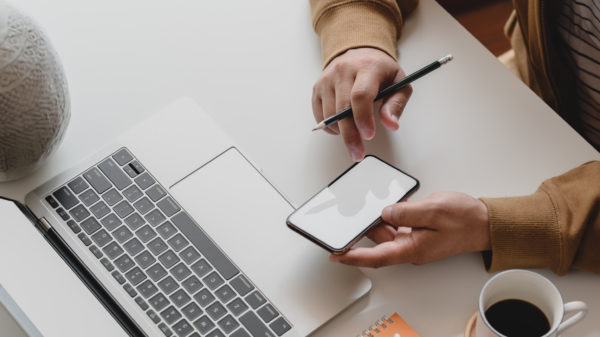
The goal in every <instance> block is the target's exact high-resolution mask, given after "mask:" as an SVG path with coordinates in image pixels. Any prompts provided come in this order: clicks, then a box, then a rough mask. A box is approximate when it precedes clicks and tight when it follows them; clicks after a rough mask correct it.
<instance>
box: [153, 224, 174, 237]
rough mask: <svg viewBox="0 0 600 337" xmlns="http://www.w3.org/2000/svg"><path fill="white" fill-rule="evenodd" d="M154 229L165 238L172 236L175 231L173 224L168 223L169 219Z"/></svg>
mask: <svg viewBox="0 0 600 337" xmlns="http://www.w3.org/2000/svg"><path fill="white" fill-rule="evenodd" d="M156 231H157V232H158V234H160V236H161V237H162V238H163V239H165V240H167V239H169V238H170V237H171V236H173V235H175V233H177V230H176V229H175V226H173V224H172V223H170V222H169V221H167V222H165V223H163V224H162V225H160V226H158V227H156Z"/></svg>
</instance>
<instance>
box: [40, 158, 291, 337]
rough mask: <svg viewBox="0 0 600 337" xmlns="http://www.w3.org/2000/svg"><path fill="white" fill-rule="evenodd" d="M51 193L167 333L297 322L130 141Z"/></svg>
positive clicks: (269, 331) (229, 331)
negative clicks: (143, 161) (142, 161)
mask: <svg viewBox="0 0 600 337" xmlns="http://www.w3.org/2000/svg"><path fill="white" fill-rule="evenodd" d="M45 199H46V202H48V204H49V205H50V206H51V207H52V208H54V210H55V211H56V213H57V214H58V215H59V216H60V217H61V218H62V219H63V220H64V221H65V222H66V224H67V225H68V227H69V228H70V229H71V231H73V233H75V234H76V235H77V236H78V237H79V239H80V240H81V242H82V244H83V245H85V246H86V247H88V249H89V252H90V254H92V255H93V256H94V257H95V258H96V259H98V260H99V261H100V262H101V263H102V265H103V266H104V268H106V271H107V272H108V273H110V274H111V275H112V277H113V278H114V279H115V280H116V281H117V282H118V284H120V285H121V286H122V287H123V289H124V290H125V292H126V293H127V294H129V296H131V298H132V299H133V301H134V302H135V303H136V304H137V305H138V306H139V308H140V309H141V310H143V311H144V312H145V313H146V314H147V315H148V317H149V318H150V319H151V320H152V322H154V323H155V324H156V325H157V326H158V328H159V329H160V330H161V331H162V332H163V333H164V335H165V336H167V337H170V336H178V337H200V336H208V337H222V336H232V337H249V336H255V337H259V336H260V337H275V336H281V335H283V334H284V333H285V332H287V331H288V330H289V329H290V328H291V326H290V324H289V323H288V322H287V321H286V319H285V318H284V317H282V315H280V313H279V311H278V310H277V309H275V307H274V306H273V305H272V304H271V303H270V302H269V300H268V299H267V298H266V297H265V296H264V295H263V294H262V293H261V292H260V291H259V290H258V289H256V287H255V286H254V285H253V284H252V282H250V281H249V279H248V278H247V277H246V276H245V275H244V274H243V273H242V272H241V271H240V270H239V269H238V268H237V267H236V266H235V264H233V263H232V261H231V260H230V259H229V258H228V257H227V256H226V255H225V254H224V253H223V252H222V251H221V250H220V249H219V248H218V247H217V246H216V245H215V243H213V241H212V240H211V239H209V237H208V236H207V235H206V233H205V232H204V231H203V230H202V229H201V228H200V227H199V226H198V225H197V224H196V223H195V222H194V221H193V220H192V218H191V217H190V216H189V215H188V213H187V212H186V211H185V210H183V209H182V208H181V206H179V204H178V203H177V202H175V200H174V199H173V198H172V197H171V196H170V195H169V193H168V192H167V191H166V190H165V189H164V188H163V187H162V186H161V185H160V184H158V183H157V182H156V180H155V179H154V178H153V177H152V175H151V174H149V172H148V171H147V170H146V169H145V168H144V166H142V165H141V164H140V163H139V161H138V160H136V159H135V158H134V157H133V155H132V154H131V153H130V152H129V151H128V150H127V149H126V148H122V149H120V150H119V151H117V152H116V153H114V154H113V155H112V156H110V157H108V158H106V159H104V160H103V161H101V162H100V163H98V164H97V165H95V166H94V167H92V168H90V169H89V170H87V171H86V172H84V173H83V174H81V175H79V176H77V177H75V178H74V179H72V180H71V181H70V182H68V183H67V184H65V185H63V186H61V187H60V188H58V189H57V190H55V191H54V192H53V193H52V194H51V195H48V196H47V197H46V198H45Z"/></svg>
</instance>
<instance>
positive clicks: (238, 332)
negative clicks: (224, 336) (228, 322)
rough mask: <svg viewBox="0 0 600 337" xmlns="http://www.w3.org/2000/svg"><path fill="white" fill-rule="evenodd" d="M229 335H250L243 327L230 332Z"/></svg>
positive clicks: (233, 336) (241, 336) (235, 336)
mask: <svg viewBox="0 0 600 337" xmlns="http://www.w3.org/2000/svg"><path fill="white" fill-rule="evenodd" d="M229 337H252V336H250V334H248V333H247V332H246V330H244V329H237V331H236V332H234V333H232V334H231V335H230V336H229Z"/></svg>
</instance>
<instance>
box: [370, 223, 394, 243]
mask: <svg viewBox="0 0 600 337" xmlns="http://www.w3.org/2000/svg"><path fill="white" fill-rule="evenodd" d="M394 235H396V229H395V228H394V227H392V226H390V225H388V224H380V225H377V226H375V227H373V228H372V229H371V230H369V231H368V232H367V237H368V238H369V239H371V241H373V242H375V243H378V244H379V243H383V242H386V241H392V240H394Z"/></svg>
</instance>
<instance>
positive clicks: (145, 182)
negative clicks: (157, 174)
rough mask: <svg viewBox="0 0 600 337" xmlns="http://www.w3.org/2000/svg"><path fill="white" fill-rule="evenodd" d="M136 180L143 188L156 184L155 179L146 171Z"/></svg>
mask: <svg viewBox="0 0 600 337" xmlns="http://www.w3.org/2000/svg"><path fill="white" fill-rule="evenodd" d="M134 180H135V183H136V184H137V185H138V186H139V187H140V188H141V189H142V190H145V189H147V188H148V187H150V186H152V185H154V183H155V181H154V179H153V178H152V177H151V176H150V175H149V174H148V172H145V173H143V174H141V175H140V176H138V177H137V178H135V179H134Z"/></svg>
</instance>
